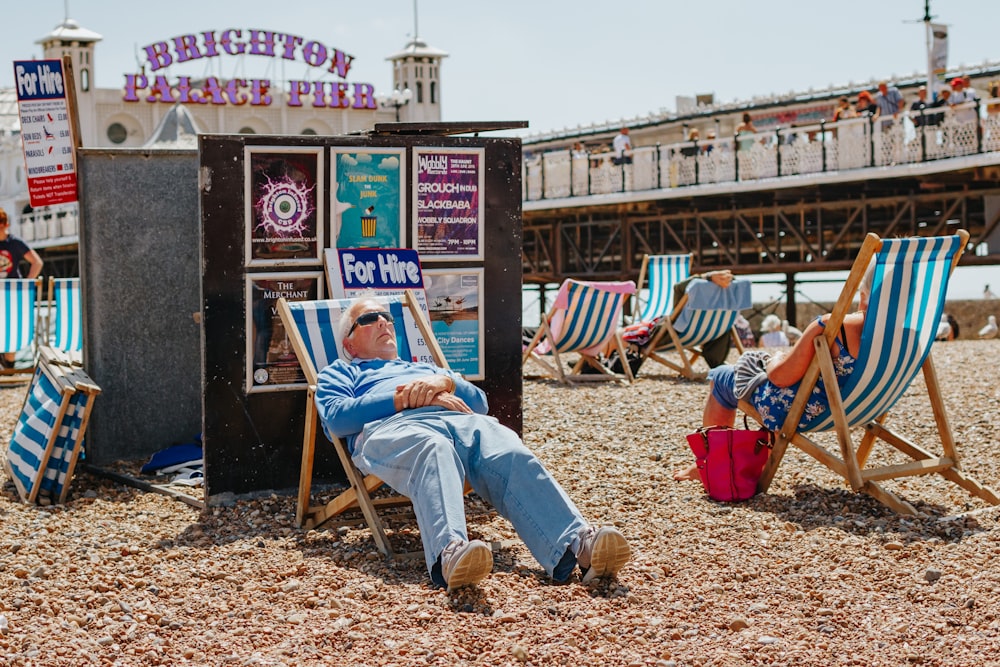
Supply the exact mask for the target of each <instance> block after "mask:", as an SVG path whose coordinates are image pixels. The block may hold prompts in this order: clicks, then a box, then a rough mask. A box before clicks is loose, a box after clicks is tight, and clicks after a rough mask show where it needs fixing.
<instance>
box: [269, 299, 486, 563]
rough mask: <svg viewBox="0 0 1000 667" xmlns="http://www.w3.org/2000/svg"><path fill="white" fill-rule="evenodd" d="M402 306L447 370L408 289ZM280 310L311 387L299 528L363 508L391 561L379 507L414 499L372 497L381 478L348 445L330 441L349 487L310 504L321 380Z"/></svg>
mask: <svg viewBox="0 0 1000 667" xmlns="http://www.w3.org/2000/svg"><path fill="white" fill-rule="evenodd" d="M372 298H374V299H376V300H378V299H380V298H385V297H380V296H373V297H372ZM389 298H399V297H389ZM337 301H342V302H345V303H349V302H351V301H352V299H339V300H337ZM402 307H403V308H405V309H407V311H408V312H409V314H410V315H411V316H412V318H413V321H414V323H415V325H416V326H417V328H418V330H419V331H420V334H421V336H422V337H423V339H424V341H425V342H426V343H427V346H428V349H429V350H430V352H431V356H432V357H433V359H434V362H435V363H436V364H437V365H438V366H441V367H442V368H448V363H447V361H446V359H445V357H444V353H443V352H442V351H441V347H440V346H439V345H438V342H437V338H436V337H435V336H434V331H433V330H432V329H431V326H430V324H429V323H428V322H427V319H426V318H425V317H424V315H423V312H422V311H421V309H420V306H419V304H418V302H417V299H416V297H415V296H414V294H413V292H412V291H409V290H408V291H407V292H405V293H404V294H403V295H402ZM278 312H279V314H280V316H281V320H282V322H283V323H284V326H285V331H286V333H287V334H288V339H289V341H291V343H292V348H293V349H294V350H295V354H296V356H297V357H298V359H299V364H300V365H301V366H302V371H303V373H304V374H305V376H306V382H307V383H308V388H307V392H306V420H305V432H304V433H303V439H302V463H301V467H300V472H299V494H298V500H297V501H296V508H295V523H296V524H297V525H298V526H299V527H301V528H305V529H307V530H308V529H312V528H316V527H318V526H320V525H322V524H323V523H325V522H326V521H329V520H330V519H332V518H334V517H336V516H339V515H341V514H343V513H344V512H346V511H348V510H355V509H360V510H361V513H362V515H363V516H364V518H365V522H366V523H367V524H368V527H369V529H370V530H371V532H372V537H373V538H374V540H375V544H376V545H377V547H378V550H379V551H380V552H382V554H383V555H384V556H386V557H392V556H394V555H395V552H394V551H393V548H392V544H391V543H390V541H389V537H388V536H387V535H386V532H385V527H384V526H383V524H382V520H381V519H380V518H379V515H378V509H379V508H383V507H389V506H399V505H406V504H408V503H409V502H410V501H409V499H408V498H406V497H404V496H399V495H397V496H394V497H390V498H379V499H373V498H372V497H371V494H372V493H373V492H374V491H375V490H376V489H378V488H379V487H381V486H382V485H383V482H382V480H381V479H379V478H378V477H377V476H375V475H367V476H365V475H363V474H362V473H361V471H360V470H358V468H357V467H356V466H355V465H354V462H353V461H352V460H351V454H350V452H349V451H348V449H347V444H346V443H345V442H343V441H342V440H341V439H340V438H337V437H331V438H330V439H331V441H332V442H333V446H334V449H335V450H336V452H337V456H338V458H339V459H340V463H341V465H342V466H343V468H344V474H345V475H346V476H347V481H348V482H349V484H350V488H349V489H347V490H346V491H344V492H343V493H341V494H339V495H338V496H337V497H336V498H334V499H333V500H331V501H330V502H328V503H327V504H326V505H320V506H310V504H309V502H310V493H311V490H312V474H313V460H314V455H315V451H316V437H317V435H318V429H317V427H318V426H319V415H318V412H317V409H316V384H317V382H318V381H319V370H320V369H317V368H316V366H315V365H314V363H313V361H312V356H311V354H310V352H309V350H308V348H307V346H306V343H305V340H304V339H303V337H302V335H301V333H300V332H299V329H298V327H297V325H296V322H295V319H294V317H293V315H292V311H291V308H290V306H289V303H288V301H286V300H285V299H284V298H281V299H279V300H278ZM336 324H337V323H336V322H331V323H330V326H331V327H336ZM330 333H331V340H332V336H333V335H335V334H334V333H333V332H332V331H331V332H330ZM333 358H334V359H335V358H336V357H335V356H334V357H333ZM332 360H333V359H331V361H332ZM468 491H469V487H468V486H466V492H467V493H468Z"/></svg>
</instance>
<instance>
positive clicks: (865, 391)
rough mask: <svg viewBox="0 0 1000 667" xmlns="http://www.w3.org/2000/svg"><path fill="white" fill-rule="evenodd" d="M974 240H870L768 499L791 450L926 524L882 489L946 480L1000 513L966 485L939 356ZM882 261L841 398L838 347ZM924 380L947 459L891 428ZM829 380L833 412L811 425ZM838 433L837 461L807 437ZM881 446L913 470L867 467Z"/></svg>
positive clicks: (764, 484) (812, 373)
mask: <svg viewBox="0 0 1000 667" xmlns="http://www.w3.org/2000/svg"><path fill="white" fill-rule="evenodd" d="M968 239H969V234H968V232H966V231H964V230H961V231H959V233H958V234H956V235H954V236H944V237H925V238H908V239H891V240H889V239H887V240H881V239H879V238H878V236H876V235H875V234H868V237H867V238H866V240H865V242H864V244H863V246H862V248H861V251H860V253H859V255H858V257H857V260H856V261H855V262H854V267H853V268H852V270H851V273H850V275H849V276H848V278H847V281H846V283H845V285H844V290H843V292H841V295H840V298H839V300H838V301H837V304H836V306H835V307H834V310H833V313H832V315H831V317H830V321H829V322H828V323H827V325H826V329H825V333H824V335H822V336H818V337H817V338H816V339H815V341H814V344H815V347H816V356H815V357H814V359H813V361H812V362H811V364H810V366H809V369H808V371H807V372H806V375H805V377H804V378H803V379H802V382H801V384H800V386H799V389H798V391H797V392H796V397H795V399H794V401H793V402H792V406H791V409H790V411H789V414H788V416H787V418H786V419H785V422H784V424H783V426H782V428H781V430H780V432H779V433H777V434H776V438H775V445H774V449H773V451H772V453H771V457H770V459H769V461H768V464H767V466H765V469H764V473H763V475H762V476H761V480H760V484H759V489H760V490H761V491H766V490H767V488H768V486H769V485H770V483H771V480H772V479H773V477H774V474H775V472H776V470H777V468H778V466H779V465H780V463H781V459H782V457H783V456H784V453H785V451H786V449H787V446H788V444H789V443H791V444H793V445H795V446H796V447H798V448H799V449H801V450H802V451H804V452H806V453H807V454H809V455H811V456H813V457H814V458H816V459H817V460H818V461H819V462H820V463H822V464H824V465H826V466H827V467H828V468H830V469H831V470H833V471H834V472H835V473H837V474H838V475H840V476H842V477H843V478H844V479H845V480H846V481H847V483H848V484H849V485H850V486H851V488H852V489H853V490H854V491H856V492H857V491H862V492H865V493H868V494H870V495H871V496H873V497H875V498H876V499H877V500H879V501H880V502H882V503H883V504H885V505H887V506H888V507H890V508H891V509H893V510H894V511H896V512H900V513H905V514H918V512H917V510H916V509H915V508H914V507H913V505H911V504H910V503H909V502H907V501H905V500H903V499H901V498H900V497H899V496H897V495H896V494H895V493H893V492H891V491H889V490H888V489H886V488H885V487H884V486H882V485H881V484H880V482H881V481H883V480H887V479H896V478H900V477H909V476H918V475H927V474H933V473H937V474H940V475H942V476H943V477H945V478H946V479H948V480H950V481H952V482H954V483H956V484H958V485H959V486H961V487H962V488H964V489H966V490H967V491H968V492H969V493H971V494H972V495H974V496H977V497H979V498H981V499H983V500H984V501H986V502H987V503H989V504H992V505H997V504H1000V497H998V496H997V494H996V492H994V491H993V490H991V489H989V488H986V487H984V486H982V485H981V484H980V483H979V482H977V481H976V480H974V479H972V478H971V477H969V476H968V475H966V474H965V473H964V472H962V470H961V467H960V466H959V457H958V452H957V450H956V447H955V441H954V439H953V437H952V433H951V428H950V426H949V424H948V418H947V415H946V413H945V408H944V402H943V401H942V396H941V391H940V388H939V386H938V382H937V374H936V371H935V369H934V364H933V363H932V361H931V354H930V349H931V345H932V343H933V342H934V335H935V333H936V332H937V326H938V322H940V320H941V312H942V309H943V308H944V301H945V293H946V291H947V288H948V279H949V277H950V275H951V272H952V270H953V268H954V267H955V265H956V264H957V263H958V260H959V259H960V258H961V255H962V251H963V250H964V249H965V246H966V244H967V243H968ZM873 255H874V256H875V258H876V263H875V269H874V281H873V283H872V290H871V295H870V297H869V304H868V309H867V311H866V316H865V322H864V326H863V329H862V333H861V347H860V352H859V353H858V359H857V362H856V366H855V368H856V370H855V371H854V373H852V375H851V376H850V377H849V378H847V380H846V382H845V385H844V386H843V387H842V388H841V387H838V384H837V379H836V374H835V370H834V367H833V358H832V354H831V346H832V345H833V344H834V343H833V341H834V338H835V337H836V336H837V334H838V332H839V330H840V324H841V322H843V319H844V316H845V315H846V314H847V312H848V310H849V309H850V308H851V304H852V302H853V300H854V296H855V294H856V293H857V290H858V287H859V285H860V284H861V281H862V279H863V277H864V274H865V271H866V269H867V267H868V265H869V262H870V260H871V257H872V256H873ZM920 371H923V376H924V382H925V384H926V386H927V394H928V399H929V401H930V407H931V414H932V416H933V418H934V421H935V424H936V427H937V435H936V436H932V437H934V438H935V440H940V443H939V444H936V445H935V449H937V448H941V449H943V455H942V456H937V455H936V454H933V453H931V450H930V449H929V448H926V447H923V446H920V445H918V444H916V443H914V442H911V441H910V440H908V439H906V438H904V437H903V436H901V435H899V434H897V433H895V432H893V431H891V430H890V429H889V428H887V427H886V426H885V424H884V421H885V419H886V417H887V416H888V412H889V410H890V409H891V408H892V407H893V405H895V403H896V401H897V400H899V398H900V397H901V396H902V395H903V393H904V392H905V391H906V390H907V389H908V388H909V386H910V383H911V382H912V381H913V380H914V379H915V378H916V375H917V373H918V372H920ZM820 374H822V376H823V379H824V385H825V387H826V392H827V399H828V402H829V406H830V407H829V409H827V410H825V411H823V412H821V413H818V414H815V415H810V416H808V418H807V419H806V420H803V418H802V415H803V413H804V411H805V405H806V403H807V401H808V398H809V394H810V393H811V392H812V390H813V388H814V387H815V385H816V380H817V379H818V377H819V376H820ZM740 408H741V409H742V410H743V411H744V412H745V413H747V414H749V415H750V416H752V417H754V418H756V419H758V421H759V415H758V414H757V413H756V411H755V410H754V409H753V407H752V406H750V405H749V404H748V403H746V402H745V401H744V402H741V403H740ZM900 425H901V426H905V424H900ZM856 427H860V428H862V429H863V435H862V436H861V438H860V440H859V442H858V444H857V447H855V444H854V442H852V438H851V429H854V428H856ZM831 429H832V430H835V431H836V436H837V440H838V443H839V445H840V451H839V452H836V453H834V452H831V451H829V450H828V449H826V448H824V447H822V446H821V445H819V444H817V443H816V442H815V441H814V440H813V439H810V438H808V437H807V436H806V435H805V434H806V433H815V432H820V431H827V430H831ZM877 441H882V442H885V443H887V444H888V445H891V446H892V447H894V448H895V449H897V450H899V451H900V452H902V453H903V454H904V455H905V456H906V457H908V458H910V459H913V460H912V461H908V462H906V463H897V464H893V465H889V464H885V465H878V466H868V467H866V464H867V462H868V458H869V456H870V454H871V453H872V450H873V448H874V446H875V444H876V442H877Z"/></svg>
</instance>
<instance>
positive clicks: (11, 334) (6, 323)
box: [0, 278, 42, 375]
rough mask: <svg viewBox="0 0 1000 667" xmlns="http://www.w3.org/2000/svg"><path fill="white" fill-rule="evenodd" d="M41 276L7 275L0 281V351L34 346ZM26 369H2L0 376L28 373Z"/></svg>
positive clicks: (18, 349)
mask: <svg viewBox="0 0 1000 667" xmlns="http://www.w3.org/2000/svg"><path fill="white" fill-rule="evenodd" d="M41 283H42V281H41V278H30V279H26V278H10V279H2V280H0V313H3V318H4V319H3V322H2V324H0V353H4V352H20V351H21V350H23V349H25V348H26V347H29V346H33V345H35V343H36V341H35V335H36V333H37V328H38V297H39V295H40V293H41ZM32 368H34V365H32V366H31V367H28V368H20V369H3V370H0V374H2V375H11V374H14V373H30V372H31V370H32Z"/></svg>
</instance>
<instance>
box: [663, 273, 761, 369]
mask: <svg viewBox="0 0 1000 667" xmlns="http://www.w3.org/2000/svg"><path fill="white" fill-rule="evenodd" d="M751 290H752V284H751V283H750V281H749V280H744V279H741V278H736V279H734V280H733V282H732V283H730V284H729V287H719V286H718V285H716V284H715V283H713V282H712V281H710V280H702V279H695V280H692V281H691V282H690V283H689V284H688V287H687V295H688V300H687V302H686V303H685V304H684V308H682V309H681V312H680V313H678V314H677V318H676V319H675V320H674V322H673V327H674V330H675V331H676V332H677V337H678V338H679V339H680V342H681V347H683V348H685V349H689V348H692V347H697V346H699V345H704V344H705V343H708V342H710V341H713V340H715V339H716V338H718V337H720V336H723V335H725V334H727V333H729V331H730V330H731V329H732V328H733V325H734V324H735V323H736V318H737V317H739V314H740V311H741V310H743V309H745V308H750V307H751V306H752V305H753V297H752V296H751ZM661 345H662V347H659V348H658V350H659V351H668V350H670V349H672V348H673V346H674V342H673V339H671V338H670V337H669V336H664V337H663V338H662V339H661Z"/></svg>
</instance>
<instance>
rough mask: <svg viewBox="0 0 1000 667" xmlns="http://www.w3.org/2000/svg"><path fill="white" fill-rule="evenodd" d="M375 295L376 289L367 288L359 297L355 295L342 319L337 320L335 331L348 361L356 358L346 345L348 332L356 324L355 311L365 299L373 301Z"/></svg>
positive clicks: (341, 315) (342, 314)
mask: <svg viewBox="0 0 1000 667" xmlns="http://www.w3.org/2000/svg"><path fill="white" fill-rule="evenodd" d="M375 296H376V293H375V291H374V290H365V291H364V292H362V293H361V294H359V295H358V296H357V297H355V298H354V300H353V301H351V305H349V306H348V307H347V310H345V311H344V312H342V313H341V314H340V320H338V321H337V325H336V327H335V328H334V332H335V333H336V335H337V340H339V341H340V349H341V350H342V353H341V355H342V356H343V357H344V358H345V359H347V360H348V361H350V360H351V359H354V355H352V354H351V353H350V352H348V351H347V346H346V345H344V341H346V340H347V335H348V332H349V331H350V330H351V327H352V326H353V325H354V320H355V319H356V318H355V317H354V311H355V309H356V308H357V306H358V304H359V303H361V302H363V301H371V300H372V299H374V298H375Z"/></svg>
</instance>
